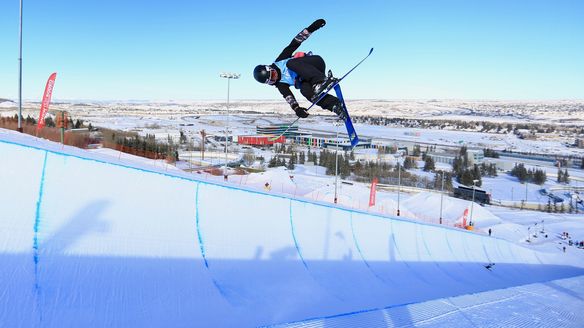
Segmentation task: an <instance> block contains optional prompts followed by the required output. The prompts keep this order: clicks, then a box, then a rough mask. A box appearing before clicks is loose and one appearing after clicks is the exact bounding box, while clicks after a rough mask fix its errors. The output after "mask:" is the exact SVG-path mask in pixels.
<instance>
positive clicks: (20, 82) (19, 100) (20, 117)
mask: <svg viewBox="0 0 584 328" xmlns="http://www.w3.org/2000/svg"><path fill="white" fill-rule="evenodd" d="M22 2H23V0H20V28H19V30H18V31H19V32H18V38H19V52H18V132H22V131H23V129H22V8H23V4H22Z"/></svg>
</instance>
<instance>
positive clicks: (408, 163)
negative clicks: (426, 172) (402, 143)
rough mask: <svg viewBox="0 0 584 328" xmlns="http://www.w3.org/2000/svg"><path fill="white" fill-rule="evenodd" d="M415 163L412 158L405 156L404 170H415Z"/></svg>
mask: <svg viewBox="0 0 584 328" xmlns="http://www.w3.org/2000/svg"><path fill="white" fill-rule="evenodd" d="M416 167H417V165H416V161H414V159H413V158H411V157H410V156H406V159H405V160H404V168H405V169H406V170H409V169H411V168H416Z"/></svg>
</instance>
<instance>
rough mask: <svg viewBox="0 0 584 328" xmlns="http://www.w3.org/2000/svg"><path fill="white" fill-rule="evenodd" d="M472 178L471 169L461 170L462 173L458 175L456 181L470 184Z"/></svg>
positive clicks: (471, 183)
mask: <svg viewBox="0 0 584 328" xmlns="http://www.w3.org/2000/svg"><path fill="white" fill-rule="evenodd" d="M473 180H474V178H473V175H472V171H470V170H464V172H462V174H461V175H460V177H459V181H458V182H459V183H461V184H463V185H466V186H472V185H473Z"/></svg>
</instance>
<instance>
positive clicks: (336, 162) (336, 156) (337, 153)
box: [335, 120, 339, 204]
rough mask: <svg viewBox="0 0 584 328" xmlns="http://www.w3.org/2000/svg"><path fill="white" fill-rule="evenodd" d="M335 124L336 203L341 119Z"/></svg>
mask: <svg viewBox="0 0 584 328" xmlns="http://www.w3.org/2000/svg"><path fill="white" fill-rule="evenodd" d="M335 126H336V127H337V139H336V142H337V147H336V150H335V204H336V203H337V188H338V180H339V121H338V120H337V121H336V122H335Z"/></svg>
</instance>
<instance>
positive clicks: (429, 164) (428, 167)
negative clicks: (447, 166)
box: [424, 156, 436, 172]
mask: <svg viewBox="0 0 584 328" xmlns="http://www.w3.org/2000/svg"><path fill="white" fill-rule="evenodd" d="M435 169H436V165H435V164H434V160H433V159H432V157H430V156H426V159H425V161H424V171H425V172H429V171H434V170H435Z"/></svg>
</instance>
